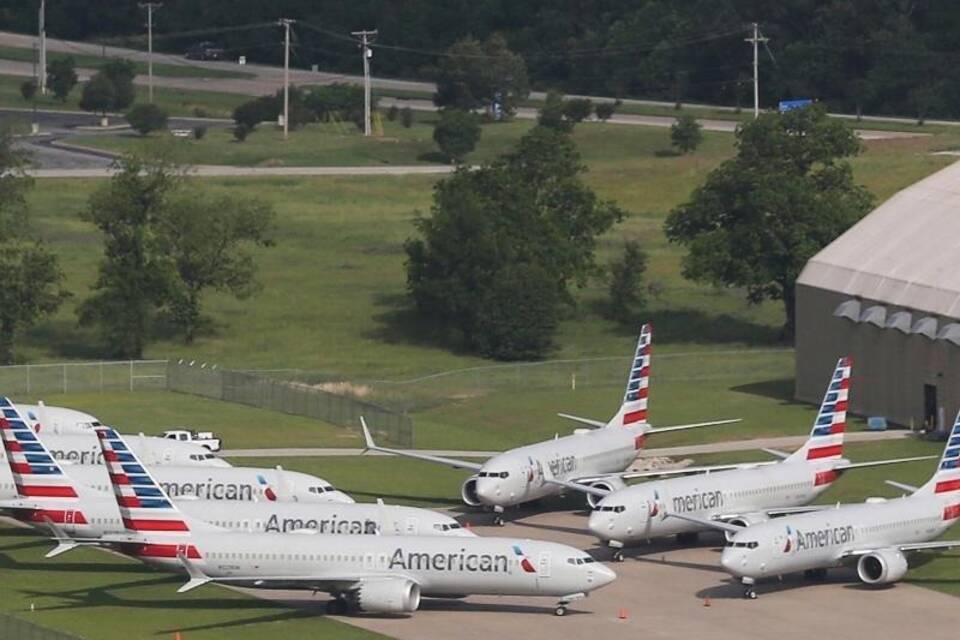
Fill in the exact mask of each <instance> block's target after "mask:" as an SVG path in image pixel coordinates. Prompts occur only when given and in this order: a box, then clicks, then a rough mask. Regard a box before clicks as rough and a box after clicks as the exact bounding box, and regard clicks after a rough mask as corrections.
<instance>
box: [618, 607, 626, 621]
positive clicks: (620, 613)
mask: <svg viewBox="0 0 960 640" xmlns="http://www.w3.org/2000/svg"><path fill="white" fill-rule="evenodd" d="M617 618H619V619H620V620H626V619H627V610H626V609H620V611H618V612H617Z"/></svg>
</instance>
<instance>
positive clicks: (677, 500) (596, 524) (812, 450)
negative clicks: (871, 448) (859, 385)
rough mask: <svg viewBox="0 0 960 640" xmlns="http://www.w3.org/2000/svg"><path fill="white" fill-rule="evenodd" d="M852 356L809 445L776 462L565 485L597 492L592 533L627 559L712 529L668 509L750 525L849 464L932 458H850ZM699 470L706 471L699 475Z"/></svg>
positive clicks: (794, 503)
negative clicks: (655, 541) (642, 548)
mask: <svg viewBox="0 0 960 640" xmlns="http://www.w3.org/2000/svg"><path fill="white" fill-rule="evenodd" d="M850 376H851V361H850V359H849V358H841V359H840V360H839V361H838V362H837V366H836V369H835V370H834V372H833V377H832V378H831V380H830V383H829V384H828V385H827V391H826V394H825V395H824V398H823V402H822V403H821V405H820V411H819V412H818V413H817V418H816V419H815V420H814V423H813V429H812V430H811V431H810V437H809V438H808V439H807V441H806V443H804V445H803V446H802V447H800V448H799V449H797V450H796V451H795V452H794V453H792V454H789V455H787V454H780V453H779V452H776V453H777V454H778V455H780V456H782V457H783V460H782V461H780V462H775V463H770V462H765V463H753V464H742V465H723V466H714V467H693V468H691V467H687V468H684V469H677V470H671V471H667V472H663V471H659V472H650V475H654V474H656V475H671V474H695V475H685V476H683V477H678V478H668V479H662V480H655V481H651V482H645V483H642V484H637V485H633V486H630V487H627V488H625V489H620V490H619V491H614V492H603V491H602V490H601V489H599V488H597V487H588V486H582V485H577V484H576V483H563V484H564V486H568V487H570V488H575V489H579V490H581V491H584V492H588V493H591V494H593V495H596V496H598V497H601V496H602V499H601V500H600V502H599V504H598V505H597V506H596V507H595V508H594V511H593V513H592V514H591V515H590V523H589V526H590V531H592V532H593V533H594V535H596V536H597V537H598V538H600V539H601V540H603V541H605V542H606V543H607V544H608V545H609V546H610V547H612V548H613V549H614V550H615V551H614V559H615V560H623V552H622V549H623V547H624V546H625V545H627V544H630V543H633V542H638V541H640V540H649V539H651V538H657V537H661V536H669V535H674V534H676V535H677V537H678V539H680V540H681V542H686V541H688V540H690V539H695V538H696V536H697V534H698V532H700V531H703V530H705V529H707V527H704V526H703V525H701V524H698V523H696V522H693V521H690V520H680V519H679V518H667V517H666V514H667V512H668V511H669V512H671V513H686V514H690V515H695V516H697V517H698V518H703V519H706V520H717V521H720V522H730V523H733V524H736V525H741V526H747V525H752V524H757V523H759V522H764V521H766V520H769V519H770V518H771V517H774V516H779V515H784V514H788V513H797V512H800V511H809V510H811V509H813V508H816V507H806V506H804V505H807V504H809V503H810V502H812V501H813V500H815V499H816V498H817V497H818V496H819V495H820V494H822V493H823V492H824V491H826V490H827V489H829V488H830V486H831V485H832V484H833V482H834V481H835V480H836V479H837V478H839V477H840V475H841V474H842V473H843V472H845V471H847V470H850V469H859V468H863V467H874V466H878V465H886V464H898V463H902V462H913V461H916V460H927V459H930V457H931V456H920V457H914V458H901V459H896V460H877V461H873V462H860V463H852V462H850V461H849V460H846V459H844V458H843V434H844V431H845V430H846V416H847V402H848V394H849V390H850ZM698 472H700V473H698Z"/></svg>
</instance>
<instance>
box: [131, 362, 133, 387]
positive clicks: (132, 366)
mask: <svg viewBox="0 0 960 640" xmlns="http://www.w3.org/2000/svg"><path fill="white" fill-rule="evenodd" d="M130 391H133V360H131V361H130Z"/></svg>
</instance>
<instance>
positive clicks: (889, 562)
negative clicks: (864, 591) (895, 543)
mask: <svg viewBox="0 0 960 640" xmlns="http://www.w3.org/2000/svg"><path fill="white" fill-rule="evenodd" d="M906 573H907V559H906V558H905V557H904V555H903V554H902V553H901V552H900V551H899V550H898V549H880V550H879V551H874V552H872V553H867V554H864V555H862V556H860V559H859V560H858V561H857V575H858V576H860V579H861V580H863V581H864V582H866V583H867V584H890V583H891V582H896V581H897V580H899V579H900V578H902V577H903V576H904V575H906Z"/></svg>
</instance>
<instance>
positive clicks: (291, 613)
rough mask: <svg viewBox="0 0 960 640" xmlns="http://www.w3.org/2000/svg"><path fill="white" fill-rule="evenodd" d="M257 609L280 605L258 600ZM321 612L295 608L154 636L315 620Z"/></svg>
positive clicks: (158, 632)
mask: <svg viewBox="0 0 960 640" xmlns="http://www.w3.org/2000/svg"><path fill="white" fill-rule="evenodd" d="M230 602H232V603H236V602H238V601H237V600H231V601H230ZM256 604H257V605H258V606H259V608H266V607H270V606H275V607H277V608H280V605H271V604H270V603H269V602H267V601H265V600H260V601H258V602H257V603H256ZM322 613H323V610H322V609H319V608H318V607H312V608H310V609H305V608H297V609H292V610H291V609H283V610H281V611H278V612H276V613H271V614H267V615H262V616H256V617H253V618H241V619H239V620H230V621H229V622H220V623H216V622H214V623H210V624H200V625H196V626H193V627H170V628H168V629H160V630H158V631H157V632H156V634H155V635H161V634H164V635H167V634H173V633H176V632H178V631H179V632H180V633H186V632H188V631H189V632H194V631H210V630H213V629H229V628H231V627H243V626H246V625H248V624H261V623H270V622H287V621H289V620H302V619H304V618H315V617H317V616H318V615H322Z"/></svg>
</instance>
